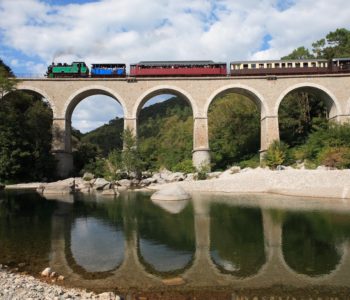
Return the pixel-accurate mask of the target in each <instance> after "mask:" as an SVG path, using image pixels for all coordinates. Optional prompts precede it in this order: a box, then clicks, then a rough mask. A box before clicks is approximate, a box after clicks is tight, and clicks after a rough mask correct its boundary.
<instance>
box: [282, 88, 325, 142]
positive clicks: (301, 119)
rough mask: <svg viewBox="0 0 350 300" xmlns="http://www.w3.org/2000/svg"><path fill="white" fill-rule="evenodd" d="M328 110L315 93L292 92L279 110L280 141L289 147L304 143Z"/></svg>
mask: <svg viewBox="0 0 350 300" xmlns="http://www.w3.org/2000/svg"><path fill="white" fill-rule="evenodd" d="M327 117H328V109H327V106H326V104H325V102H324V101H323V100H322V98H321V97H320V96H318V95H316V94H315V93H310V92H304V91H298V90H297V91H294V92H292V93H290V94H288V95H287V96H286V97H285V98H284V99H283V101H282V102H281V105H280V108H279V128H280V139H281V140H282V141H284V142H285V143H287V144H288V145H289V146H295V145H300V144H303V143H305V141H306V139H307V137H308V135H309V134H310V132H312V129H313V128H314V127H315V126H322V123H324V122H326V120H327Z"/></svg>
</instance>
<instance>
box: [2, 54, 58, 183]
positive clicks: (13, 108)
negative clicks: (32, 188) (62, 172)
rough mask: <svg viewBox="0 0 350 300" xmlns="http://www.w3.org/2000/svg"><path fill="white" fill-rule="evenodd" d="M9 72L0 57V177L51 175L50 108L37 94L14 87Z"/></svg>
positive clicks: (14, 179) (29, 178) (17, 178)
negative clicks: (17, 89) (19, 90)
mask: <svg viewBox="0 0 350 300" xmlns="http://www.w3.org/2000/svg"><path fill="white" fill-rule="evenodd" d="M11 76H13V74H12V72H11V70H10V69H9V68H8V67H7V66H6V65H4V64H3V62H2V61H1V60H0V97H1V98H0V100H1V105H0V145H1V147H0V181H12V182H17V181H32V180H42V179H43V178H47V179H48V178H51V177H53V173H54V168H55V160H54V157H53V156H52V154H51V152H50V151H51V141H52V133H51V126H52V111H51V109H50V108H49V106H48V104H47V103H45V102H44V101H42V100H43V99H42V97H41V96H39V95H37V94H32V93H21V92H18V91H15V88H16V84H17V81H16V80H15V79H14V78H11Z"/></svg>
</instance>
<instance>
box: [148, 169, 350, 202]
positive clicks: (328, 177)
mask: <svg viewBox="0 0 350 300" xmlns="http://www.w3.org/2000/svg"><path fill="white" fill-rule="evenodd" d="M175 184H179V185H181V186H182V187H183V188H184V189H185V190H186V191H187V192H189V193H193V192H214V193H275V194H281V195H290V196H302V197H317V198H320V197H321V198H341V199H350V170H298V169H292V168H288V169H286V170H282V171H272V170H268V169H262V168H257V169H244V170H241V171H240V172H238V173H234V174H231V172H230V171H229V170H227V171H225V172H224V173H222V174H221V175H220V176H219V178H214V179H209V180H200V181H183V182H177V183H175ZM162 187H164V185H157V186H153V187H151V189H160V188H162Z"/></svg>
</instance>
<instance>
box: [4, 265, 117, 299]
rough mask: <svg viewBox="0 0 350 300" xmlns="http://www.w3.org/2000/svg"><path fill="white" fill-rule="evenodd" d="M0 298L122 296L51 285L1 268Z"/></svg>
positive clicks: (112, 297) (93, 297)
mask: <svg viewBox="0 0 350 300" xmlns="http://www.w3.org/2000/svg"><path fill="white" fill-rule="evenodd" d="M50 272H51V270H50ZM61 277H62V278H64V277H63V276H61ZM58 278H59V277H58ZM0 299H11V300H23V299H26V300H30V299H31V300H46V299H50V300H51V299H54V300H90V299H91V300H93V299H95V300H119V299H120V297H119V296H118V295H115V294H114V293H112V292H105V293H102V294H99V295H97V294H95V293H92V292H87V291H85V290H80V289H71V288H65V287H61V286H56V285H50V284H48V283H46V282H42V281H40V280H38V279H35V278H34V277H32V276H26V275H21V274H14V273H9V272H8V271H6V270H4V269H2V268H0Z"/></svg>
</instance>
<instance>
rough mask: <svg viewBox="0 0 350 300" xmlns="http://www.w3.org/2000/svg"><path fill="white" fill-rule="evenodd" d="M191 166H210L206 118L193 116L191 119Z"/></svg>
mask: <svg viewBox="0 0 350 300" xmlns="http://www.w3.org/2000/svg"><path fill="white" fill-rule="evenodd" d="M192 162H193V166H194V167H196V168H197V169H201V168H203V167H210V149H209V135H208V118H207V117H195V118H194V120H193V151H192Z"/></svg>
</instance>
